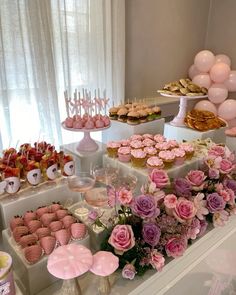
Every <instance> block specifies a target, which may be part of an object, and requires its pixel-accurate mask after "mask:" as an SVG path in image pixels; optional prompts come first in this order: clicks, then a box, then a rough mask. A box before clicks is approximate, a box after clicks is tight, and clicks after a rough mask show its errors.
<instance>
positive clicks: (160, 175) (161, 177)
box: [149, 169, 169, 188]
mask: <svg viewBox="0 0 236 295" xmlns="http://www.w3.org/2000/svg"><path fill="white" fill-rule="evenodd" d="M149 178H150V180H151V181H152V182H154V183H155V184H156V187H157V188H164V187H166V186H167V184H168V183H169V176H168V174H167V173H166V172H165V171H163V170H158V169H153V170H152V172H151V174H150V175H149Z"/></svg>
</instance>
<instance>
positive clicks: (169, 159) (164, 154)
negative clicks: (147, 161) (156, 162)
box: [158, 151, 175, 169]
mask: <svg viewBox="0 0 236 295" xmlns="http://www.w3.org/2000/svg"><path fill="white" fill-rule="evenodd" d="M158 156H159V158H160V159H161V160H162V161H163V163H164V165H165V168H167V169H169V168H171V167H172V165H173V163H174V160H175V154H174V152H172V151H160V152H159V155H158Z"/></svg>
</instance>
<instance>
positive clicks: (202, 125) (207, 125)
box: [185, 109, 226, 131]
mask: <svg viewBox="0 0 236 295" xmlns="http://www.w3.org/2000/svg"><path fill="white" fill-rule="evenodd" d="M185 124H186V126H187V127H189V128H191V129H195V130H198V131H208V130H211V129H218V128H221V127H225V126H226V123H225V121H223V120H222V119H220V118H219V117H217V116H215V115H214V114H213V113H212V112H209V111H204V110H196V109H194V110H191V111H189V112H188V113H187V116H186V117H185Z"/></svg>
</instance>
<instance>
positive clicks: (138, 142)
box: [130, 140, 143, 149]
mask: <svg viewBox="0 0 236 295" xmlns="http://www.w3.org/2000/svg"><path fill="white" fill-rule="evenodd" d="M130 147H131V148H132V149H141V148H143V143H142V141H141V140H132V141H131V142H130Z"/></svg>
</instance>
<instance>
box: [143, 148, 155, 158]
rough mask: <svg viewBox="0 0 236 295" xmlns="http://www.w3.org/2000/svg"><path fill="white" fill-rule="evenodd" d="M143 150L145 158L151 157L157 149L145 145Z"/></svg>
mask: <svg viewBox="0 0 236 295" xmlns="http://www.w3.org/2000/svg"><path fill="white" fill-rule="evenodd" d="M143 150H144V152H146V153H147V158H150V157H153V156H155V155H156V154H157V149H156V148H155V147H153V146H147V147H145V148H144V149H143Z"/></svg>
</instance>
